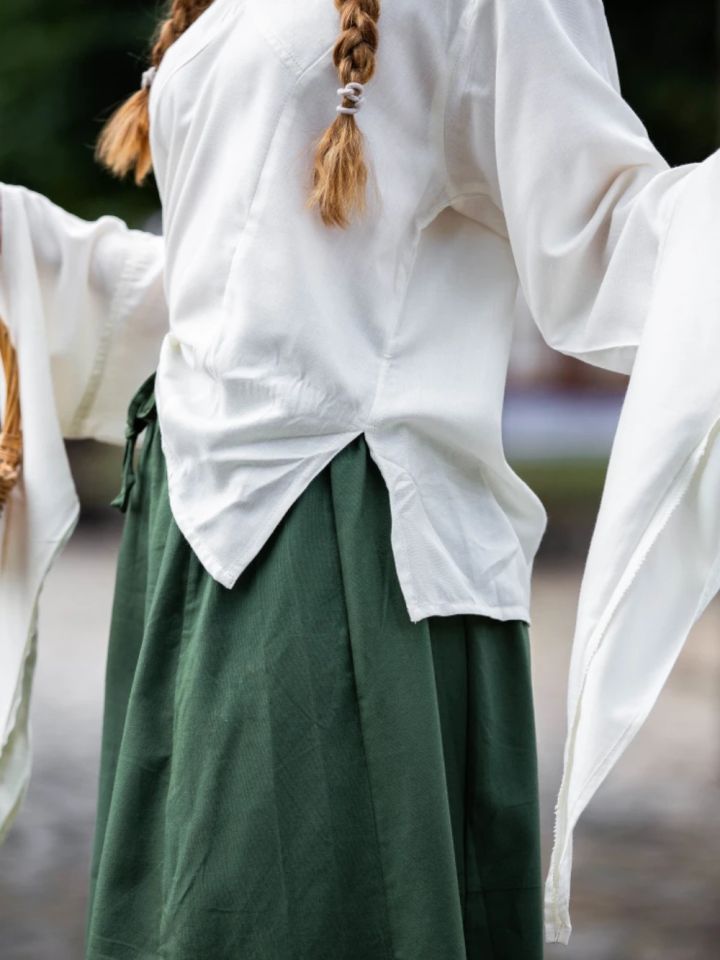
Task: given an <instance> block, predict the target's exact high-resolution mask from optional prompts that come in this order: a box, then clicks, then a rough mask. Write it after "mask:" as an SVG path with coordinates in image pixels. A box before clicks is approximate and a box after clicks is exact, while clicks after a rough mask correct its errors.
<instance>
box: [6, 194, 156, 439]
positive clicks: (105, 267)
mask: <svg viewBox="0 0 720 960" xmlns="http://www.w3.org/2000/svg"><path fill="white" fill-rule="evenodd" d="M0 223H1V226H2V230H1V233H0V239H1V244H2V246H1V248H0V250H1V253H0V314H2V315H3V316H5V317H6V318H7V321H8V322H9V325H10V327H11V329H12V330H14V331H15V332H16V335H17V336H22V329H23V322H24V320H23V318H24V317H25V318H28V317H29V313H30V312H32V313H33V314H36V315H37V317H36V318H35V319H38V318H39V319H40V320H41V322H42V325H43V328H44V330H45V336H46V338H47V345H48V353H49V356H50V368H51V376H52V385H53V392H54V395H55V400H56V409H57V414H58V419H59V423H60V427H61V430H62V432H63V435H64V436H66V437H87V438H94V439H98V440H103V441H106V442H109V443H122V442H123V437H124V427H125V415H126V408H127V403H128V401H129V399H130V397H131V396H132V394H133V392H134V391H135V389H137V386H138V385H139V384H140V383H141V382H142V381H143V380H144V379H145V378H146V377H147V376H149V374H150V373H152V371H153V370H154V369H155V366H156V363H157V359H158V355H159V351H160V344H161V341H162V338H163V337H164V335H165V333H166V330H167V325H168V317H167V306H166V299H165V292H164V244H163V239H162V237H158V236H155V235H154V234H151V233H148V232H145V231H142V230H133V229H130V228H129V227H128V226H127V225H126V224H125V223H124V222H123V221H122V220H121V219H119V218H117V217H114V216H103V217H100V218H99V219H97V220H94V221H86V220H83V219H81V218H80V217H77V216H75V215H74V214H71V213H69V212H67V211H66V210H63V209H62V208H61V207H59V206H57V205H56V204H54V203H53V202H51V201H50V200H49V199H47V198H46V197H44V196H42V195H41V194H39V193H36V192H34V191H32V190H28V189H26V188H24V187H20V186H11V185H7V184H0ZM26 322H29V321H28V320H26Z"/></svg>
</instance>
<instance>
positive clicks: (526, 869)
mask: <svg viewBox="0 0 720 960" xmlns="http://www.w3.org/2000/svg"><path fill="white" fill-rule="evenodd" d="M153 389H154V378H153V377H151V378H150V379H149V380H148V381H146V383H145V384H143V385H142V387H141V388H140V389H139V390H138V392H137V394H136V395H135V397H134V398H133V400H132V402H131V405H130V410H129V413H128V444H127V449H126V455H125V462H124V471H123V485H122V490H121V493H120V495H119V496H118V498H117V499H116V500H115V501H114V503H115V505H117V506H118V507H120V508H121V509H122V510H124V511H125V521H124V532H123V539H122V544H121V550H120V558H119V565H118V571H117V581H116V590H115V600H114V606H113V615H112V627H111V636H110V645H109V653H108V662H107V675H106V696H105V716H104V726H103V738H102V760H101V773H100V785H99V800H98V815H97V826H96V833H95V843H94V851H93V862H92V869H91V875H90V899H89V908H88V916H87V937H86V958H87V960H156V958H157V960H159V958H162V960H536V958H540V957H541V956H542V952H543V947H542V941H543V935H542V923H541V920H542V909H541V882H540V881H541V877H540V845H539V826H538V785H537V755H536V743H535V728H534V715H533V702H532V690H531V682H530V649H529V637H528V626H527V624H526V623H525V622H524V621H520V620H517V621H511V622H501V621H498V620H493V619H491V618H488V617H483V616H479V615H454V616H448V617H428V618H426V619H424V620H422V621H420V622H419V623H412V621H411V620H410V619H409V617H408V614H407V611H406V607H405V604H404V601H403V597H402V594H401V591H400V586H399V583H398V579H397V576H396V571H395V567H394V562H393V556H392V551H391V547H390V523H391V520H390V510H389V501H388V496H387V490H386V487H385V484H384V481H383V479H382V476H381V474H380V472H379V470H378V468H377V466H376V464H375V462H374V461H373V460H372V459H371V456H370V454H369V450H368V446H367V443H366V440H365V437H364V436H363V435H360V436H359V437H357V438H356V439H355V440H353V441H352V442H351V443H350V444H348V445H347V446H346V447H345V448H343V449H342V450H341V451H340V452H339V453H338V454H337V455H336V456H335V458H334V459H333V460H332V461H331V463H330V464H329V465H328V466H327V467H326V468H325V469H324V470H323V471H322V472H321V473H320V474H319V475H318V476H317V477H316V478H315V479H314V480H313V481H312V482H311V483H310V485H309V486H308V487H307V488H306V489H305V491H304V492H303V493H302V494H301V496H300V497H299V498H298V500H297V501H296V502H295V504H294V505H293V506H292V507H291V508H290V510H289V511H288V513H287V514H286V515H285V517H284V519H283V520H282V522H281V523H280V524H279V526H278V527H277V528H276V529H275V531H274V532H273V533H272V535H271V536H270V538H269V540H268V541H267V543H266V544H265V546H264V547H263V549H262V550H261V551H260V553H259V554H258V555H257V557H256V558H255V559H254V560H253V562H252V563H251V564H250V565H249V566H248V567H247V569H246V570H245V571H244V572H243V574H242V575H241V577H240V579H239V580H238V582H237V583H236V585H235V587H234V588H233V589H232V590H228V589H226V588H225V587H222V586H221V585H220V584H218V583H217V582H216V581H214V580H213V579H212V577H211V576H209V574H207V572H206V571H205V570H204V569H203V567H202V566H201V564H200V562H199V561H198V559H197V558H196V556H195V554H194V553H193V551H192V549H191V548H190V546H189V545H188V543H187V541H186V540H185V539H184V537H183V536H182V534H181V533H180V531H179V529H178V527H177V525H176V524H175V522H174V520H173V516H172V513H171V510H170V506H169V502H168V493H167V478H166V469H165V461H164V458H163V454H162V450H161V443H160V432H159V425H158V422H157V419H156V411H155V401H154V393H153ZM143 431H144V432H145V438H144V444H143V446H142V449H141V450H140V453H139V457H137V458H135V457H134V452H135V440H136V437H137V435H138V434H140V433H141V432H143ZM135 459H137V465H136V464H135Z"/></svg>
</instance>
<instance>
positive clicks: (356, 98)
mask: <svg viewBox="0 0 720 960" xmlns="http://www.w3.org/2000/svg"><path fill="white" fill-rule="evenodd" d="M364 89H365V88H364V87H363V85H362V84H361V83H358V82H357V80H352V81H351V82H350V83H348V84H347V85H346V86H344V87H339V88H338V95H339V96H341V97H342V98H343V99H344V100H351V101H352V104H353V105H352V106H351V107H346V106H343V104H342V103H341V104H340V106H339V107H338V108H337V112H338V113H345V114H349V115H352V114H355V113H357V112H358V110H359V109H360V107H361V106H362V104H363V103H364V101H365V97H364V96H363V91H364Z"/></svg>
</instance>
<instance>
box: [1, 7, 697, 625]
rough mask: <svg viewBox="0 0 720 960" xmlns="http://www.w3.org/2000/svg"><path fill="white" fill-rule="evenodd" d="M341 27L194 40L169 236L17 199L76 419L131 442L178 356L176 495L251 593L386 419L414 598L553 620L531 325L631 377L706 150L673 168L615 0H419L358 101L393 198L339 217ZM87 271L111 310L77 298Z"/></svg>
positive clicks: (170, 394) (167, 141)
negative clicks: (311, 497)
mask: <svg viewBox="0 0 720 960" xmlns="http://www.w3.org/2000/svg"><path fill="white" fill-rule="evenodd" d="M338 27H339V22H338V13H337V9H336V7H335V6H334V4H333V3H332V2H331V0H310V2H306V3H302V4H300V3H296V2H294V0H215V2H214V3H212V4H211V5H210V6H209V7H208V8H207V9H206V10H205V11H204V12H203V14H202V15H201V16H200V17H199V18H198V19H197V21H196V22H195V23H194V24H193V25H192V26H191V27H190V29H189V30H187V31H186V32H185V33H184V34H183V35H182V36H181V37H180V38H179V39H178V40H177V42H176V43H175V44H173V46H172V47H171V48H170V49H169V50H168V52H167V54H166V56H165V57H164V59H163V61H162V63H161V64H160V67H159V69H158V71H157V74H156V76H155V79H154V82H153V85H152V88H151V92H150V113H151V134H150V136H151V147H152V156H153V162H154V168H155V174H156V179H157V184H158V188H159V191H160V196H161V200H162V211H163V229H164V239H163V240H160V239H159V238H158V239H157V240H156V242H153V241H152V240H147V239H145V238H141V237H140V236H138V234H135V233H128V232H127V231H126V229H125V228H124V225H123V224H122V223H120V222H117V223H116V224H115V229H114V230H113V229H112V225H111V222H110V221H108V220H107V219H104V220H102V221H101V222H100V224H99V225H98V227H97V243H92V242H91V238H92V235H93V231H92V227H91V226H88V227H87V228H82V227H81V226H80V225H79V224H78V223H77V222H76V221H69V220H68V219H67V218H66V216H64V214H63V212H62V211H59V210H58V209H57V208H55V207H53V206H52V205H50V204H49V203H44V202H43V199H40V198H38V197H36V196H32V195H31V194H29V193H28V192H26V191H22V192H21V196H20V197H19V198H18V202H19V203H21V204H23V205H26V206H27V207H28V213H27V216H28V218H29V219H30V220H31V229H32V230H33V234H34V236H35V237H36V253H35V255H36V258H37V260H38V262H39V269H42V270H43V272H44V275H48V277H49V281H48V288H49V293H48V296H47V298H46V302H47V304H48V319H49V326H50V327H51V328H52V329H54V330H57V334H56V335H58V336H62V346H63V348H64V350H63V352H64V353H71V354H72V355H73V357H74V358H76V359H73V361H72V362H71V363H70V368H71V369H72V370H73V371H75V370H76V369H78V367H79V368H80V370H81V373H82V376H81V378H80V379H79V380H74V381H73V385H72V386H70V385H69V384H68V381H69V379H70V376H69V372H68V371H65V370H63V371H62V375H63V379H62V380H61V382H60V383H59V386H58V392H59V394H60V395H62V396H63V397H64V398H66V400H65V402H66V403H68V404H70V402H71V400H72V399H77V397H76V395H77V393H78V391H80V393H81V397H80V399H79V403H78V407H79V408H78V407H76V409H75V410H74V411H71V412H70V413H69V416H70V418H71V422H70V423H69V425H68V427H69V430H70V432H71V433H72V434H73V435H81V436H86V435H89V436H98V437H102V438H104V439H109V438H111V437H113V436H114V437H115V439H116V440H122V435H121V422H119V420H118V400H119V397H120V393H119V388H122V389H123V390H124V386H125V380H126V377H127V376H128V375H130V374H131V373H132V372H137V367H138V366H143V367H144V368H145V369H155V366H156V365H157V373H158V379H157V403H158V411H159V417H160V420H161V422H162V424H163V427H164V430H163V443H164V452H165V455H166V459H167V463H168V478H169V488H170V500H171V503H172V507H173V514H174V516H175V517H176V519H177V522H178V525H179V526H180V528H181V530H182V531H183V533H184V534H185V536H186V537H187V539H188V540H189V542H190V543H191V545H192V546H193V549H194V550H195V552H196V554H197V556H198V557H199V559H200V561H201V562H202V563H203V565H204V567H205V568H206V569H207V570H208V572H209V573H210V574H211V575H212V576H213V577H214V578H215V579H217V580H218V582H220V583H222V584H223V585H224V586H226V587H231V586H232V585H233V583H234V582H235V581H236V579H237V577H238V576H239V575H240V573H241V572H242V570H243V569H244V567H245V566H246V565H247V563H248V562H249V561H250V559H251V558H252V557H253V556H254V555H255V554H256V553H257V552H258V550H259V549H260V547H261V546H262V544H263V543H264V542H265V540H266V539H267V537H268V535H269V534H270V532H271V531H272V529H273V528H274V526H275V525H276V524H277V522H278V521H279V519H280V518H281V517H282V516H283V515H284V513H285V511H286V510H287V508H288V507H289V506H290V504H291V503H292V502H293V501H294V500H295V498H296V497H297V496H298V494H299V493H300V491H301V490H302V489H303V488H304V487H305V486H306V485H307V484H308V483H309V482H310V480H311V479H312V477H313V476H315V475H316V474H317V473H318V472H319V471H320V470H321V469H322V467H323V466H324V465H325V464H327V463H328V462H329V460H330V459H331V458H332V457H333V456H334V454H335V453H336V452H337V451H338V450H339V449H341V448H342V447H343V446H345V444H347V443H348V442H349V441H350V440H351V439H352V438H353V437H355V436H358V435H359V434H360V433H364V434H365V437H366V440H367V443H368V444H369V446H370V449H371V450H372V452H373V456H374V458H375V460H376V462H377V463H378V465H379V467H380V470H381V472H382V474H383V477H384V479H385V481H386V483H387V486H388V490H389V494H390V500H391V509H392V511H393V529H392V538H393V551H394V555H395V562H396V566H397V570H398V576H399V579H400V583H401V586H402V589H403V595H404V597H405V599H406V603H407V606H408V612H409V614H410V616H411V618H412V619H413V620H419V619H421V618H423V617H425V616H428V615H430V614H436V615H442V614H451V613H460V612H474V613H484V614H486V615H488V616H493V617H496V618H498V619H516V618H528V616H529V591H530V577H531V572H532V563H533V559H534V556H535V554H536V551H537V547H538V544H539V542H540V539H541V537H542V535H543V532H544V529H545V526H546V515H545V511H544V509H543V507H542V505H541V504H540V502H539V501H538V499H537V497H536V496H535V495H534V494H533V493H532V492H531V491H530V490H529V489H528V488H527V486H526V484H525V483H524V482H523V481H522V480H521V479H520V478H519V477H518V476H517V475H516V474H515V473H514V471H513V470H511V468H510V467H509V465H508V464H507V461H506V459H505V456H504V452H503V445H502V431H501V415H502V403H503V395H504V390H505V381H506V372H507V365H508V357H509V352H510V345H511V340H512V333H513V324H514V320H515V317H516V316H517V313H518V311H520V310H525V308H526V307H529V309H530V311H531V313H532V315H533V317H534V318H535V320H536V321H537V323H538V325H539V327H540V329H541V330H542V332H543V334H544V335H545V337H546V338H547V340H548V342H549V343H551V344H552V345H553V346H554V347H557V348H558V349H559V350H562V351H564V352H566V353H569V354H572V355H574V356H579V357H582V358H583V359H585V360H588V361H589V362H592V363H596V364H599V365H601V366H605V367H608V368H610V369H615V370H622V371H626V372H627V371H628V370H629V369H630V367H631V365H632V359H633V357H634V352H635V349H636V346H637V343H638V341H639V335H640V330H641V327H642V323H643V320H644V318H645V315H646V312H647V306H648V301H649V297H650V293H651V290H652V278H653V272H654V269H655V265H656V261H657V253H658V247H659V243H660V241H661V239H662V236H663V233H664V230H665V227H666V223H667V219H668V216H669V215H670V212H671V209H672V206H673V201H674V197H675V193H676V187H677V185H678V183H679V182H681V181H682V180H683V179H684V178H686V177H687V176H688V175H689V174H690V173H691V171H692V170H693V167H692V166H690V167H687V168H680V169H677V170H671V169H668V167H667V164H666V163H665V161H664V160H663V159H662V157H661V156H660V155H659V154H658V153H657V151H656V150H655V148H654V147H653V145H652V143H651V142H650V140H649V139H648V136H647V133H646V131H645V129H644V128H643V126H642V124H641V122H640V121H639V120H638V118H637V117H636V116H635V115H634V113H633V112H632V110H631V109H630V107H628V106H627V104H626V103H625V102H624V101H623V99H622V98H621V96H620V94H619V92H618V87H617V75H616V70H615V65H614V59H613V51H612V45H611V43H610V39H609V35H608V31H607V26H606V22H605V19H604V13H603V8H602V4H601V3H600V2H599V0H585V2H583V3H577V0H534V2H533V3H532V4H528V3H527V2H526V0H502V2H499V0H445V2H442V3H434V4H432V5H429V6H428V5H422V6H418V4H417V3H414V2H413V0H396V2H393V3H387V4H385V5H384V6H383V8H382V13H381V19H380V44H381V46H380V48H379V50H378V56H377V72H376V75H375V76H374V78H373V79H372V81H371V82H370V83H369V84H368V85H367V88H366V91H365V103H364V104H363V110H362V113H361V114H359V115H358V121H357V122H358V123H359V124H360V126H361V129H362V132H363V135H364V137H365V141H366V154H367V158H368V162H369V163H370V165H371V169H372V173H371V184H370V187H369V190H368V198H369V209H368V212H367V214H366V216H364V217H359V218H356V220H355V221H354V222H353V223H352V225H351V226H350V228H349V229H348V230H346V231H341V230H336V229H329V228H327V227H325V226H324V225H323V224H322V222H321V220H320V217H319V215H318V213H317V211H313V210H310V209H308V207H307V203H306V200H307V194H308V189H309V179H310V174H311V169H312V152H313V143H314V141H315V140H316V139H317V138H318V137H319V136H320V134H321V133H322V132H323V130H324V129H325V128H326V127H327V125H328V123H329V122H331V120H332V119H333V116H334V115H335V107H336V104H337V93H336V89H337V72H336V68H335V67H334V65H333V62H332V51H333V46H334V43H335V40H336V38H337V35H338ZM12 191H13V188H12V187H5V188H3V192H12ZM88 231H89V235H90V236H88ZM78 235H79V240H78ZM6 239H7V241H8V242H9V243H11V244H12V243H13V238H12V234H11V233H10V234H9V236H8V237H7V238H6ZM58 272H59V275H60V277H61V278H62V279H61V280H60V281H59V282H55V280H54V278H55V277H56V275H57V274H58ZM69 277H72V278H73V279H74V282H75V284H78V283H81V278H82V277H87V294H88V303H89V304H90V306H91V307H92V308H94V313H93V309H88V308H87V307H86V308H85V309H84V310H83V311H82V313H81V315H80V318H79V319H77V320H76V319H64V318H66V317H68V316H72V313H71V312H69V311H67V310H66V309H65V305H64V303H63V300H62V294H63V291H64V290H65V289H66V288H67V285H68V282H69V281H68V278H69ZM63 281H64V283H63ZM158 283H162V286H163V290H164V294H165V300H166V310H167V317H166V326H167V329H166V330H165V331H164V333H163V335H162V336H161V337H159V338H158V332H159V331H158V318H157V316H156V315H155V314H153V317H152V318H151V319H148V318H147V316H146V314H145V310H146V309H147V307H148V304H149V302H152V304H153V306H152V310H153V311H154V310H155V309H156V308H155V304H156V301H157V297H156V295H155V294H156V291H157V285H158ZM138 287H139V288H140V290H139V291H138V289H137V288H138ZM148 290H149V291H150V292H151V295H150V296H149V297H148V296H147V291H148ZM76 291H77V288H76V289H75V291H74V292H73V293H72V294H71V296H72V297H73V300H77V299H78V296H79V294H78V293H77V292H76ZM111 303H112V304H114V310H110V309H108V307H109V305H110V304H111ZM13 309H14V310H18V311H20V317H21V312H22V307H21V306H18V305H14V308H13ZM109 318H110V319H109ZM144 321H146V322H144ZM148 329H150V330H152V332H153V336H150V337H148V335H147V332H146V331H147V330H148ZM135 337H140V342H138V343H135V342H134V338H135ZM78 351H80V356H78ZM148 352H150V353H151V354H152V356H151V357H150V356H148ZM131 356H136V359H135V360H131V361H130V363H129V366H128V367H127V368H126V369H124V370H122V371H120V372H115V369H116V367H117V365H118V364H119V363H120V364H121V363H122V360H121V358H125V357H131ZM130 393H131V391H129V392H127V393H125V394H124V396H123V397H122V401H123V406H124V404H125V403H126V402H127V400H128V399H129V396H130ZM119 428H120V429H119ZM450 504H451V505H452V509H449V505H450Z"/></svg>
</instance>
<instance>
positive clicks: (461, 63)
mask: <svg viewBox="0 0 720 960" xmlns="http://www.w3.org/2000/svg"><path fill="white" fill-rule="evenodd" d="M477 6H478V0H467V2H466V4H465V5H464V7H463V9H462V12H461V14H460V16H459V17H458V26H457V29H456V30H455V33H454V34H453V35H452V37H451V38H449V40H448V44H447V59H448V62H449V63H450V64H451V69H450V71H449V73H448V78H447V81H446V82H447V86H446V88H445V98H444V104H443V123H442V134H443V138H442V151H441V154H442V164H443V173H444V175H445V176H444V179H445V183H446V184H447V188H448V189H447V192H448V194H451V195H453V194H457V196H458V198H460V197H461V196H463V192H462V191H458V188H457V185H456V183H455V179H454V177H453V175H452V174H451V172H450V164H449V162H448V144H447V141H448V128H449V125H450V119H449V113H450V99H451V95H452V92H453V84H454V82H455V81H456V80H457V78H458V74H459V72H460V69H461V68H464V67H465V57H461V56H458V57H457V58H456V59H455V60H453V57H452V52H453V50H454V49H455V47H456V46H459V45H460V44H461V42H462V39H463V35H464V33H465V32H466V31H467V28H468V25H469V21H470V20H471V19H472V18H473V16H474V15H475V13H476V12H477ZM473 195H475V194H474V193H473V194H468V196H473ZM449 203H452V201H449Z"/></svg>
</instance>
